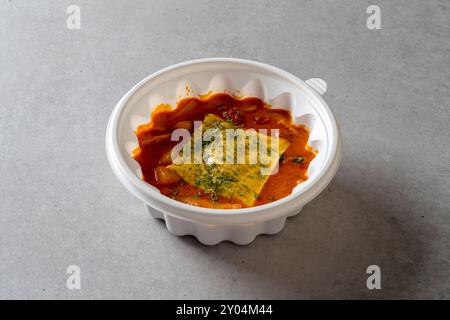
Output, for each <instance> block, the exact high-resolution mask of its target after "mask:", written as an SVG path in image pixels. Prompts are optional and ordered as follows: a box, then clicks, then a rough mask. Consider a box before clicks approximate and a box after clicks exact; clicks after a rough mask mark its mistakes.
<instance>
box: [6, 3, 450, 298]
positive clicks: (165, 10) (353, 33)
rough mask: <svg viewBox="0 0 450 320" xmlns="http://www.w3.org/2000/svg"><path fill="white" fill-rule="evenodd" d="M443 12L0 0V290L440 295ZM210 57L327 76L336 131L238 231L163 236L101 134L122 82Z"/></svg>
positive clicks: (445, 275) (447, 16)
mask: <svg viewBox="0 0 450 320" xmlns="http://www.w3.org/2000/svg"><path fill="white" fill-rule="evenodd" d="M70 4H77V5H79V6H80V7H81V30H79V31H71V30H68V29H67V28H66V19H67V17H68V15H67V14H66V8H67V6H69V5H70ZM369 4H377V5H379V6H380V8H381V19H382V20H381V27H382V29H381V30H375V31H372V30H369V29H368V28H367V27H366V19H367V17H368V14H366V9H367V7H368V5H369ZM449 21H450V3H449V2H448V1H447V0H441V1H409V0H408V1H381V0H373V1H350V0H346V1H188V0H179V1H125V0H123V1H119V0H116V1H110V0H108V1H106V0H105V1H86V0H70V1H67V0H64V1H44V0H39V1H37V0H35V1H28V0H27V1H25V0H9V1H8V0H1V2H0V55H1V56H0V124H1V131H0V143H1V146H2V151H1V153H0V154H1V161H0V259H1V263H0V298H44V299H47V298H64V299H65V298H73V299H77V298H126V299H128V298H151V299H153V298H156V299H159V298H162V299H170V298H189V299H191V298H206V299H209V298H248V299H253V298H257V299H264V298H276V299H278V298H289V299H291V298H331V299H335V298H369V299H371V298H438V299H439V298H450V272H449V267H450V265H449V264H450V257H449V253H450V216H449V213H450V203H449V196H450V170H449V163H450V153H449V150H450V148H449V147H450V146H449V144H450V130H449V121H450V114H449V107H450V105H449V80H450V79H449V74H450V58H449V57H450V41H449V39H450V37H449V36H450V23H449ZM215 56H227V57H240V58H248V59H254V60H259V61H263V62H266V63H269V64H272V65H275V66H278V67H280V68H283V69H286V70H288V71H289V72H292V73H293V74H295V75H298V76H299V77H300V78H303V79H308V78H311V77H321V78H323V79H325V80H326V81H327V83H328V92H327V93H326V94H325V96H324V97H325V99H326V100H327V102H328V103H329V105H330V107H331V108H332V109H333V111H334V112H335V114H336V117H337V118H338V120H339V122H340V124H341V126H342V129H343V134H344V139H345V147H344V160H343V163H342V166H341V168H340V170H339V172H338V174H337V176H336V178H335V179H334V181H333V182H332V183H331V185H330V186H329V188H328V189H327V190H326V191H324V192H323V194H322V195H320V196H319V197H318V198H317V199H315V200H314V201H313V202H312V203H311V204H310V205H308V206H307V207H305V209H304V211H303V212H302V213H301V214H300V215H299V216H297V217H295V218H292V219H290V220H288V223H287V225H286V227H285V229H284V230H283V231H282V232H281V233H280V234H278V235H276V236H260V237H258V238H257V240H256V241H255V242H254V243H252V244H251V245H249V246H246V247H240V246H236V245H233V244H231V243H222V244H220V245H218V246H215V247H205V246H202V245H200V244H199V243H198V242H197V241H196V240H195V239H194V238H191V237H183V238H178V237H175V236H172V235H170V234H169V233H168V232H167V231H166V229H165V226H164V223H162V222H159V221H156V220H153V219H152V218H150V216H149V215H148V214H147V213H146V212H145V211H144V208H143V205H142V204H141V203H140V202H139V201H138V200H137V199H135V198H134V197H133V196H132V195H131V194H129V193H128V192H127V191H126V190H125V188H124V187H122V185H121V184H120V183H119V182H118V180H117V179H116V177H115V176H114V175H113V173H112V170H111V169H110V168H109V165H108V163H107V160H106V156H105V150H104V134H105V128H106V124H107V120H108V117H109V115H110V113H111V111H112V109H113V107H114V105H115V103H116V102H117V101H118V100H119V98H120V97H121V96H122V95H123V94H124V93H125V92H126V91H127V90H128V89H129V88H130V87H131V86H132V85H134V84H135V83H136V82H138V81H139V80H141V79H142V78H144V77H145V76H147V75H149V74H150V73H152V72H154V71H157V70H159V69H160V68H163V67H165V66H168V65H171V64H173V63H176V62H180V61H184V60H189V59H194V58H202V57H215ZM71 264H76V265H79V266H80V267H81V277H82V283H81V286H82V288H81V290H68V289H67V288H66V278H67V276H68V275H67V274H66V268H67V266H68V265H71ZM372 264H376V265H379V266H380V267H381V271H382V289H381V290H378V291H377V290H374V291H369V290H368V289H367V288H366V278H367V276H368V275H367V274H366V268H367V266H369V265H372Z"/></svg>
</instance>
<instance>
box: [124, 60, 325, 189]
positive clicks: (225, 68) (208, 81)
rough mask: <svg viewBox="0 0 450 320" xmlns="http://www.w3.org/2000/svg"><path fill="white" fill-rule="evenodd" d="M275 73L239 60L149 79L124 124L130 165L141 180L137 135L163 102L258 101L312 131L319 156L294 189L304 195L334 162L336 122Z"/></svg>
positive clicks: (307, 91) (308, 93) (307, 93)
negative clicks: (203, 97)
mask: <svg viewBox="0 0 450 320" xmlns="http://www.w3.org/2000/svg"><path fill="white" fill-rule="evenodd" d="M273 69H275V70H276V71H279V72H275V71H273V70H266V69H263V68H262V67H260V66H255V65H247V64H243V63H239V62H235V61H234V62H233V61H209V62H202V63H193V64H187V65H182V66H180V67H178V68H175V69H170V70H168V71H167V70H162V71H160V72H159V73H157V74H156V75H154V76H152V77H150V78H147V79H144V80H143V81H142V82H141V83H139V84H138V85H136V87H135V90H134V91H133V92H132V93H131V95H130V96H128V97H127V98H128V100H127V101H126V102H125V104H124V106H123V108H122V111H121V113H120V115H119V119H118V125H117V139H118V145H119V148H120V153H121V155H122V157H123V159H124V160H125V163H126V165H127V166H128V167H129V168H130V170H131V171H132V172H134V173H135V174H136V176H138V177H139V178H141V175H142V174H141V169H140V166H139V164H138V163H137V162H136V161H135V160H134V159H133V158H132V157H131V152H132V151H133V150H134V149H135V148H136V147H137V145H138V144H137V138H136V135H135V133H134V130H136V128H137V126H138V125H140V124H143V123H147V122H148V121H149V120H150V114H151V111H152V110H153V108H155V107H156V106H157V105H159V104H160V103H167V104H170V105H171V106H172V107H175V106H176V102H177V101H179V100H180V99H183V98H185V97H189V96H194V97H195V96H196V95H198V94H205V93H208V92H213V93H219V92H226V93H230V94H235V95H239V96H242V97H246V96H255V97H258V98H260V99H262V100H264V101H266V102H268V103H270V104H271V105H272V107H273V108H283V109H287V110H289V111H290V112H291V114H292V117H293V119H294V122H295V123H296V124H302V125H304V126H306V127H307V128H308V129H309V130H310V137H309V145H310V146H311V147H312V148H313V149H315V150H317V151H318V154H317V155H316V158H315V159H314V160H313V161H312V162H311V163H310V165H309V169H308V180H307V181H305V182H304V183H302V184H300V185H298V186H297V187H296V188H295V189H294V190H293V193H297V192H300V191H301V190H302V189H303V188H304V187H305V186H306V184H308V183H310V182H311V181H314V178H315V177H316V176H317V175H319V173H320V172H321V171H322V169H323V167H324V165H325V162H326V160H327V157H329V154H330V141H331V140H332V137H331V133H330V130H327V127H329V126H330V123H331V121H332V120H331V119H330V118H329V116H328V114H327V113H326V112H325V110H323V106H322V104H321V102H320V100H319V99H317V96H316V95H315V94H313V93H312V89H311V88H310V87H308V85H307V84H305V83H304V82H302V81H300V82H299V81H298V79H297V78H295V77H293V76H292V75H290V74H288V73H286V72H284V71H282V70H279V69H276V68H273ZM290 77H292V78H290ZM148 186H149V187H150V188H153V189H154V190H157V189H156V188H154V187H153V186H151V185H149V184H148Z"/></svg>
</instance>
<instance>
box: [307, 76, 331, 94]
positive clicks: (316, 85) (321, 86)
mask: <svg viewBox="0 0 450 320" xmlns="http://www.w3.org/2000/svg"><path fill="white" fill-rule="evenodd" d="M305 82H306V84H307V85H309V86H310V87H311V88H313V89H314V90H316V91H317V93H318V94H320V95H323V94H324V93H325V92H327V83H326V82H325V81H323V80H322V79H320V78H312V79H309V80H306V81H305Z"/></svg>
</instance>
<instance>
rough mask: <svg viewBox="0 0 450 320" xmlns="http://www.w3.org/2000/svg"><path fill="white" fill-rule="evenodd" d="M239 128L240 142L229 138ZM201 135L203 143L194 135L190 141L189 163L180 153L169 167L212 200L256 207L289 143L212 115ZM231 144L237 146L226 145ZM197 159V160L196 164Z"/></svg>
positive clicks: (206, 119) (206, 118)
mask: <svg viewBox="0 0 450 320" xmlns="http://www.w3.org/2000/svg"><path fill="white" fill-rule="evenodd" d="M228 129H233V130H228ZM238 129H240V133H241V134H243V133H244V135H242V136H241V140H239V137H236V136H235V137H233V138H230V134H232V133H235V134H236V133H237V132H239V131H236V130H238ZM201 133H202V136H203V141H201V136H200V135H197V136H196V135H195V134H194V137H191V138H190V140H189V142H188V143H190V148H191V157H190V160H188V161H186V158H184V162H183V153H180V154H179V155H178V156H177V157H176V158H175V159H174V161H173V164H172V165H170V166H169V167H170V168H172V169H173V170H175V171H176V172H177V173H178V174H179V175H180V176H181V178H182V179H183V180H184V181H185V182H187V183H188V184H191V185H195V186H196V187H198V188H200V189H203V190H204V191H205V193H209V194H211V199H213V200H214V199H216V198H217V195H221V196H225V197H229V198H232V199H238V200H240V201H241V202H242V203H244V204H245V205H247V206H251V205H253V203H254V202H255V200H256V199H257V198H258V195H259V193H260V192H261V190H262V188H263V187H264V184H265V183H266V182H267V180H268V179H269V176H270V174H272V173H274V172H275V171H276V170H278V160H279V158H280V156H281V154H282V153H283V152H284V151H286V149H287V148H288V146H289V142H288V141H286V140H284V139H282V138H279V137H277V136H268V135H265V134H262V133H260V132H256V131H255V130H250V131H249V130H247V131H244V130H243V129H241V128H240V127H239V126H237V125H235V124H233V123H231V122H228V121H225V120H223V119H221V118H219V117H217V116H215V115H213V114H207V115H206V116H205V119H204V121H203V123H202V125H201ZM219 133H220V135H219ZM245 134H247V136H245ZM206 137H210V140H212V142H209V141H205V138H206ZM211 137H212V138H211ZM227 137H228V138H229V139H226V138H227ZM242 137H245V138H242ZM197 139H200V140H197ZM254 139H256V140H254ZM229 141H234V143H231V145H230V144H227V143H228V142H229ZM255 141H258V142H257V143H254V142H255ZM185 150H188V149H185ZM196 150H197V151H198V150H203V153H202V154H203V156H202V158H201V159H200V160H199V157H198V156H197V157H195V156H194V152H195V151H196ZM227 150H228V151H230V152H227ZM258 150H264V151H265V152H259V151H258ZM266 150H267V151H266ZM200 154H201V153H200ZM264 154H266V156H265V157H264V156H263V155H264ZM194 159H197V163H195V161H194ZM239 159H240V162H239V161H238V160H239ZM227 160H228V161H227Z"/></svg>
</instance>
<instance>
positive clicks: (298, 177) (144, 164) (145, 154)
mask: <svg viewBox="0 0 450 320" xmlns="http://www.w3.org/2000/svg"><path fill="white" fill-rule="evenodd" d="M208 113H212V114H214V115H217V116H219V117H221V118H223V119H227V120H229V121H233V122H235V123H237V124H240V125H241V126H242V127H243V128H244V129H250V128H253V129H255V130H258V129H268V130H270V129H279V132H280V137H281V138H284V139H286V140H288V141H289V142H290V145H289V147H288V149H287V150H286V151H285V153H284V154H283V155H282V157H281V158H280V165H279V170H278V172H277V173H276V174H273V175H271V176H270V177H269V179H268V180H267V182H266V184H265V185H264V187H263V189H262V191H261V193H260V194H259V196H258V198H257V199H256V201H255V203H254V205H253V206H259V205H262V204H266V203H270V202H273V201H276V200H278V199H281V198H283V197H285V196H287V195H289V194H291V192H292V189H293V188H294V187H295V186H297V185H298V184H299V183H301V182H303V181H305V180H306V179H307V174H306V172H307V170H308V166H309V163H310V162H311V161H312V159H314V157H315V151H313V150H312V149H311V148H310V147H309V146H308V144H307V142H308V137H309V132H308V130H307V129H306V128H304V127H303V126H299V125H295V124H294V123H293V121H292V117H291V114H290V112H289V111H287V110H283V109H272V108H271V106H270V105H268V104H266V103H264V101H262V100H260V99H258V98H244V99H239V98H236V97H232V96H230V95H227V94H215V95H210V96H207V97H206V98H201V99H197V98H186V99H183V100H181V101H180V102H179V103H178V104H177V107H176V108H175V109H171V107H170V106H168V105H160V106H158V107H157V108H156V109H155V110H154V111H153V113H152V116H151V121H150V123H148V124H145V125H141V126H139V127H138V129H137V131H136V136H137V138H138V141H139V147H138V148H137V149H136V150H135V151H134V153H133V157H134V159H135V160H136V161H137V162H138V163H139V164H140V166H141V169H142V174H143V179H144V181H146V182H148V183H149V184H151V185H153V186H155V187H156V188H158V189H159V190H160V191H161V193H162V194H164V195H166V196H168V197H171V198H173V199H175V200H178V201H181V202H185V203H188V204H191V205H196V206H201V207H209V208H226V209H236V208H244V207H246V206H245V205H244V204H243V203H242V202H240V201H239V200H237V199H230V198H226V197H223V196H218V197H217V198H215V199H214V200H212V199H211V195H210V194H206V193H205V192H204V191H203V190H202V189H200V188H197V187H196V186H193V185H190V184H187V183H185V182H184V181H183V180H181V179H174V180H178V181H173V182H171V180H170V179H169V183H167V181H161V180H163V179H162V178H160V179H159V176H158V173H160V172H161V170H164V172H166V169H167V170H169V169H168V168H166V166H167V165H169V164H170V161H171V160H170V157H168V155H170V151H171V150H172V148H173V147H174V146H175V145H176V144H177V143H179V142H178V141H171V139H170V137H171V133H172V131H173V130H174V129H176V128H185V129H188V130H190V131H191V132H193V121H195V120H198V121H203V119H204V117H205V115H206V114H208ZM269 132H270V131H269ZM158 171H159V172H158ZM174 174H175V175H176V173H174ZM169 175H170V174H169Z"/></svg>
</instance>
